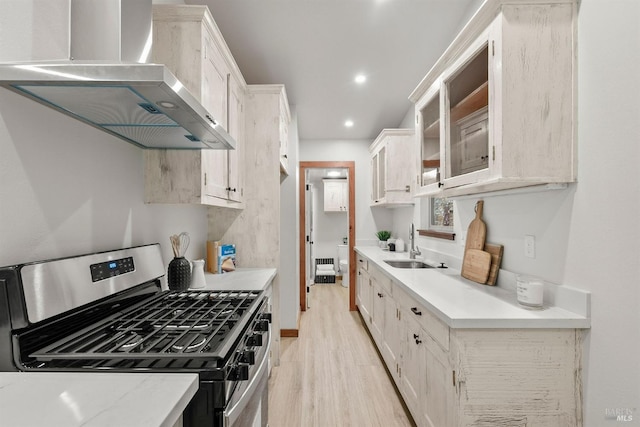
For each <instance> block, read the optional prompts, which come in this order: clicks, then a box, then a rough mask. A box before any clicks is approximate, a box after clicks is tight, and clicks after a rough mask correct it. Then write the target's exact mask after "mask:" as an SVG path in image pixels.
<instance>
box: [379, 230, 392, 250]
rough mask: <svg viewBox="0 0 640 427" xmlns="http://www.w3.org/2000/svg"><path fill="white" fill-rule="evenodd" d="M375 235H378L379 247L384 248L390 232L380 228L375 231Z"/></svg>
mask: <svg viewBox="0 0 640 427" xmlns="http://www.w3.org/2000/svg"><path fill="white" fill-rule="evenodd" d="M376 236H378V240H380V247H381V248H383V249H384V248H386V247H387V240H389V238H390V237H391V232H390V231H387V230H380V231H378V232H377V233H376Z"/></svg>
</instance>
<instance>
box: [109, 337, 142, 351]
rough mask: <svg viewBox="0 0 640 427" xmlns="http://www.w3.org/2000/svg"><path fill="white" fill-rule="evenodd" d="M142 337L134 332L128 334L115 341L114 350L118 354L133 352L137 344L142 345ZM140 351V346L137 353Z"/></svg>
mask: <svg viewBox="0 0 640 427" xmlns="http://www.w3.org/2000/svg"><path fill="white" fill-rule="evenodd" d="M143 339H144V337H143V336H141V335H139V334H137V333H136V332H129V333H127V334H125V335H123V336H121V337H118V339H117V340H116V346H117V347H116V349H115V351H118V352H128V351H131V350H133V349H134V348H135V347H137V346H138V345H139V344H141V343H142V341H143ZM141 349H142V346H141V347H140V348H138V351H139V350H141Z"/></svg>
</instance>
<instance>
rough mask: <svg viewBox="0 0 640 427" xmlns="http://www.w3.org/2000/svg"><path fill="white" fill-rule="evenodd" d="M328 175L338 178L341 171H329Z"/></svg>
mask: <svg viewBox="0 0 640 427" xmlns="http://www.w3.org/2000/svg"><path fill="white" fill-rule="evenodd" d="M327 176H328V177H330V178H337V177H339V176H340V171H329V172H327Z"/></svg>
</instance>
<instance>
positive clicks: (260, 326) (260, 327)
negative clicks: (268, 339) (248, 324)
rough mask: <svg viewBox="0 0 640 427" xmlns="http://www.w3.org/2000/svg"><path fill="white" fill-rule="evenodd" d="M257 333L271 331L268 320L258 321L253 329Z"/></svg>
mask: <svg viewBox="0 0 640 427" xmlns="http://www.w3.org/2000/svg"><path fill="white" fill-rule="evenodd" d="M253 330H255V331H261V332H266V331H268V330H269V321H268V320H258V321H257V322H256V324H255V326H254V327H253Z"/></svg>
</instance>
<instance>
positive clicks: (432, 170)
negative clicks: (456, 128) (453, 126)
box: [418, 91, 440, 187]
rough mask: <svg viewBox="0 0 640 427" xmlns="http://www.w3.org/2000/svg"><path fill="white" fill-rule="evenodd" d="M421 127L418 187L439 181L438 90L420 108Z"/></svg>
mask: <svg viewBox="0 0 640 427" xmlns="http://www.w3.org/2000/svg"><path fill="white" fill-rule="evenodd" d="M418 120H419V121H421V128H422V143H421V152H422V155H421V156H420V157H421V164H420V168H419V169H418V170H420V171H421V175H420V176H419V177H418V180H419V184H420V187H428V186H433V184H438V183H439V182H440V92H439V91H438V92H436V94H435V95H434V96H433V98H431V100H430V101H428V102H427V104H426V105H425V106H424V108H422V109H421V110H420V114H419V119H418Z"/></svg>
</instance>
